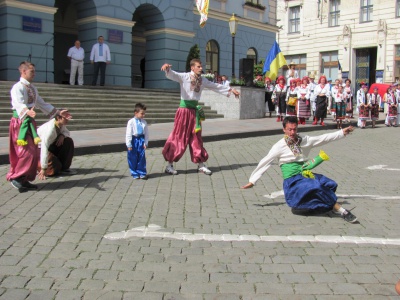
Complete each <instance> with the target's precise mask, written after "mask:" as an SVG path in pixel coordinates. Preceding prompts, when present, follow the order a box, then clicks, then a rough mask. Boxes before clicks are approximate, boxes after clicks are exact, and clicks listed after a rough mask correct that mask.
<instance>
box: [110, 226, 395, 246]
mask: <svg viewBox="0 0 400 300" xmlns="http://www.w3.org/2000/svg"><path fill="white" fill-rule="evenodd" d="M160 230H162V227H161V226H158V225H155V224H150V225H149V226H141V227H136V228H132V229H130V230H127V231H120V232H113V233H109V234H106V235H105V236H104V238H106V239H108V240H122V239H129V238H163V239H174V240H183V241H210V242H212V241H221V242H244V241H251V242H311V243H334V244H378V245H400V239H385V238H373V237H357V236H340V235H315V236H314V235H289V236H279V235H275V236H272V235H271V236H262V235H261V236H260V235H235V234H201V233H195V234H192V233H183V232H182V233H181V232H166V231H160Z"/></svg>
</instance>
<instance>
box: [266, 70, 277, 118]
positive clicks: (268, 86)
mask: <svg viewBox="0 0 400 300" xmlns="http://www.w3.org/2000/svg"><path fill="white" fill-rule="evenodd" d="M264 86H265V115H267V113H269V117H270V118H271V115H272V112H273V111H274V110H275V104H274V103H273V102H272V93H273V92H274V86H273V85H272V81H271V78H269V77H265V79H264Z"/></svg>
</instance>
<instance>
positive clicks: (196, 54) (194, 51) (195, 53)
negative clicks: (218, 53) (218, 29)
mask: <svg viewBox="0 0 400 300" xmlns="http://www.w3.org/2000/svg"><path fill="white" fill-rule="evenodd" d="M194 58H198V59H200V48H199V46H198V45H197V44H195V45H193V46H192V48H190V50H189V54H188V56H187V59H186V72H190V61H191V60H192V59H194Z"/></svg>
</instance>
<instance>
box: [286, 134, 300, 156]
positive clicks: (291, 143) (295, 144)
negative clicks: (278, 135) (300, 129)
mask: <svg viewBox="0 0 400 300" xmlns="http://www.w3.org/2000/svg"><path fill="white" fill-rule="evenodd" d="M284 139H285V142H286V145H288V147H289V149H290V151H292V152H293V154H294V156H296V157H297V156H299V155H301V154H302V153H303V152H302V150H301V146H300V144H301V142H302V140H303V139H302V138H301V137H300V136H299V135H298V136H297V138H296V140H294V139H292V138H290V137H289V136H288V135H285V136H284Z"/></svg>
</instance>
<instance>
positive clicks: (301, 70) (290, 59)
mask: <svg viewBox="0 0 400 300" xmlns="http://www.w3.org/2000/svg"><path fill="white" fill-rule="evenodd" d="M285 59H286V62H287V63H288V64H289V63H295V64H296V70H297V73H298V74H299V77H300V78H303V77H304V76H307V72H306V69H307V55H306V54H296V55H285ZM287 70H288V67H287V66H283V68H282V73H280V75H283V74H286V71H287Z"/></svg>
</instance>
